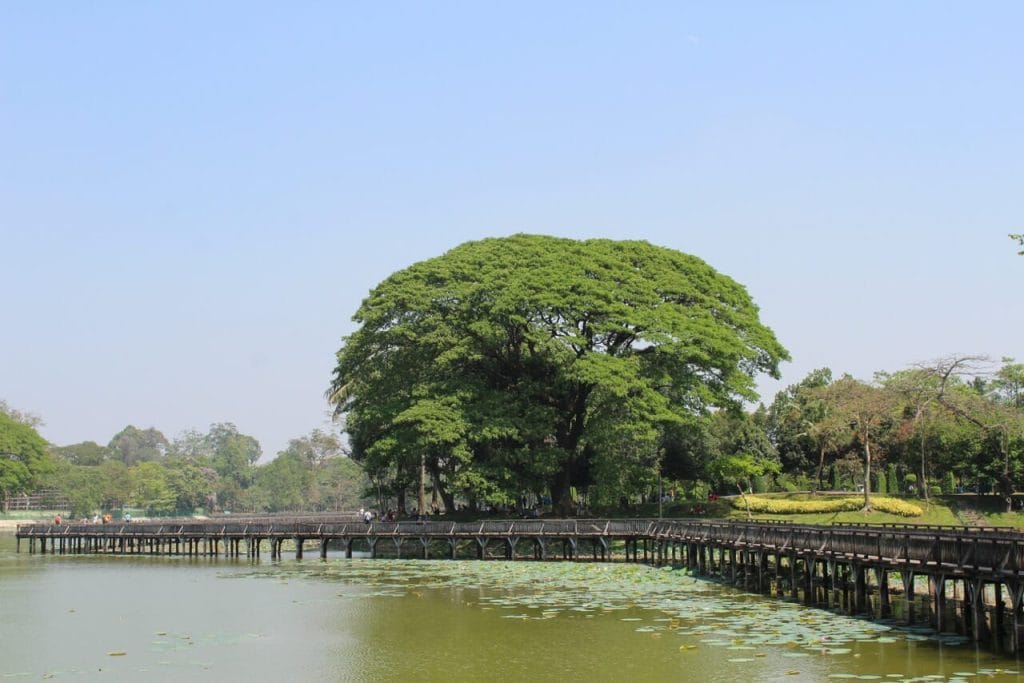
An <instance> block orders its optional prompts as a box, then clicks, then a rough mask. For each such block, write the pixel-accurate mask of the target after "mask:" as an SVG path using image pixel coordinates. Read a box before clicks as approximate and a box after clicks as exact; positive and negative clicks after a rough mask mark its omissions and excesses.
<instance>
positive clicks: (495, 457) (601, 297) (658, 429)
mask: <svg viewBox="0 0 1024 683" xmlns="http://www.w3.org/2000/svg"><path fill="white" fill-rule="evenodd" d="M353 319H354V320H355V321H356V322H357V323H358V324H359V327H358V329H357V330H356V331H355V332H354V333H353V334H352V335H351V336H349V337H347V338H346V339H345V340H344V343H343V346H342V347H341V349H340V350H339V351H338V354H337V366H336V368H335V370H334V376H333V381H332V383H331V387H330V389H329V391H328V397H329V399H330V400H331V402H332V403H333V404H334V407H335V411H336V413H337V414H339V415H344V417H345V421H346V429H347V431H348V433H349V436H350V442H351V446H352V450H353V456H354V457H355V458H356V459H358V460H361V461H362V462H363V464H364V466H365V468H366V469H367V472H368V474H370V476H371V477H372V478H374V479H375V480H377V481H385V480H386V481H388V482H389V483H390V484H391V485H396V486H397V487H398V488H402V487H403V486H411V485H412V484H413V483H414V482H415V480H416V477H417V474H416V473H417V472H418V471H425V472H427V476H428V477H429V478H430V479H431V480H432V484H433V487H434V489H435V490H436V491H439V493H440V495H441V496H442V497H443V498H444V502H445V504H446V507H447V508H448V509H451V508H452V504H453V501H454V499H455V497H456V496H459V497H461V498H463V499H465V500H469V501H477V500H489V501H491V502H497V501H508V500H515V499H516V498H517V497H518V496H519V495H520V494H521V493H526V492H534V493H537V494H541V493H544V494H550V496H551V498H552V500H553V501H554V502H555V504H556V506H557V507H559V508H560V509H563V510H564V509H566V508H567V507H568V505H569V504H570V500H571V497H570V492H571V491H573V490H574V489H580V488H582V487H586V486H591V485H595V484H596V485H600V484H601V483H602V482H605V483H607V482H611V481H623V480H624V478H627V477H628V476H629V473H630V472H631V471H635V470H637V469H638V468H640V469H643V468H646V469H647V470H648V471H649V470H650V469H651V468H652V467H654V466H655V465H656V460H657V458H658V452H659V447H660V446H661V445H663V440H664V438H665V434H666V433H667V431H671V428H673V427H674V428H676V431H678V427H679V425H686V424H693V423H694V422H695V421H696V420H699V419H700V417H701V416H702V415H705V414H706V413H707V412H708V411H709V410H712V409H714V408H722V407H735V406H736V405H737V404H738V403H740V402H742V401H743V400H752V399H755V398H756V393H755V390H754V389H755V380H754V378H755V376H756V375H757V374H758V373H761V372H765V373H769V374H771V375H772V376H776V377H777V376H778V364H779V362H780V361H781V360H785V359H786V358H787V352H786V350H785V349H784V348H783V347H782V346H781V345H780V344H779V342H778V340H776V338H775V335H774V333H773V332H772V331H771V330H770V329H769V328H767V327H766V326H764V325H762V324H761V322H760V320H759V319H758V308H757V306H756V305H754V303H753V301H752V300H751V298H750V296H749V295H748V294H747V291H746V290H745V289H744V287H743V286H741V285H739V284H738V283H736V282H735V281H734V280H732V279H731V278H729V277H727V276H725V275H722V274H720V273H718V272H716V271H715V270H714V269H712V268H711V267H710V266H708V265H707V264H706V263H704V262H703V261H702V260H700V259H698V258H696V257H694V256H689V255H687V254H683V253H680V252H677V251H673V250H670V249H665V248H662V247H656V246H653V245H651V244H648V243H646V242H640V241H613V240H606V239H594V240H583V241H578V240H572V239H562V238H556V237H547V236H541V235H514V236H512V237H506V238H494V239H484V240H481V241H478V242H468V243H466V244H463V245H461V246H459V247H456V248H455V249H452V250H451V251H449V252H448V253H446V254H444V255H442V256H440V257H437V258H433V259H430V260H427V261H423V262H420V263H417V264H414V265H412V266H410V267H409V268H406V269H405V270H401V271H399V272H397V273H394V274H393V275H391V276H390V277H388V278H387V279H386V280H384V281H383V282H382V283H380V284H379V285H377V287H375V288H374V289H373V290H372V291H371V292H370V294H369V296H368V297H367V298H366V299H365V300H364V301H363V303H362V306H361V307H360V308H359V310H358V312H357V313H356V314H355V316H354V318H353ZM421 465H422V466H423V470H420V467H421Z"/></svg>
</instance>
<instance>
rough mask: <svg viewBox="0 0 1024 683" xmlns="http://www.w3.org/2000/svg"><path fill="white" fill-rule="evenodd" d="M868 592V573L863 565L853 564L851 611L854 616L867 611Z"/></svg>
mask: <svg viewBox="0 0 1024 683" xmlns="http://www.w3.org/2000/svg"><path fill="white" fill-rule="evenodd" d="M867 592H868V571H867V568H866V567H864V565H862V564H860V563H859V562H858V563H855V564H854V565H853V609H852V610H851V611H852V612H853V613H854V614H863V613H864V612H866V611H867V604H868V603H867Z"/></svg>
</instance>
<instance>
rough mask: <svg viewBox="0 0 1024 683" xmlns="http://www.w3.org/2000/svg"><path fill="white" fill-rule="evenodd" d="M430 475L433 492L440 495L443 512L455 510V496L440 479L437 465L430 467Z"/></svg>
mask: <svg viewBox="0 0 1024 683" xmlns="http://www.w3.org/2000/svg"><path fill="white" fill-rule="evenodd" d="M430 477H431V479H432V480H433V482H434V493H436V494H437V495H440V496H441V502H443V503H444V510H445V512H448V513H451V512H455V496H454V495H453V494H452V492H451V491H449V490H448V487H446V486H445V485H444V481H442V480H441V472H440V471H438V468H437V467H432V468H431V472H430Z"/></svg>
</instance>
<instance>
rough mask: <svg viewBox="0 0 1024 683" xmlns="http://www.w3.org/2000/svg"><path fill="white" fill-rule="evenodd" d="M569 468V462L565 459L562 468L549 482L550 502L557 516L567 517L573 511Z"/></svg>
mask: <svg viewBox="0 0 1024 683" xmlns="http://www.w3.org/2000/svg"><path fill="white" fill-rule="evenodd" d="M569 469H570V463H569V462H568V461H567V462H565V463H564V464H563V465H562V469H561V470H560V471H559V473H558V474H557V475H556V476H555V479H554V480H553V481H552V482H551V504H552V506H553V507H554V512H555V514H556V515H558V516H559V517H569V516H571V515H572V512H573V510H572V495H571V489H572V483H571V478H570V472H569Z"/></svg>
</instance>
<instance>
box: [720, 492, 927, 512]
mask: <svg viewBox="0 0 1024 683" xmlns="http://www.w3.org/2000/svg"><path fill="white" fill-rule="evenodd" d="M747 503H749V504H750V511H751V512H763V513H767V514H772V515H796V514H813V513H821V512H855V511H857V510H860V509H861V508H863V507H864V499H863V498H860V497H856V498H855V497H850V498H825V499H821V500H788V499H786V498H760V497H758V496H747ZM732 506H733V507H734V508H736V509H738V510H746V509H747V506H746V505H745V504H744V502H743V498H741V497H737V498H734V499H733V501H732ZM871 509H873V510H876V511H878V512H888V513H890V514H893V515H900V516H901V517H917V516H919V515H923V514H924V510H922V509H921V507H920V506H918V505H914V504H913V503H908V502H906V501H905V500H899V499H898V498H886V497H882V496H878V497H874V498H872V499H871Z"/></svg>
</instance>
